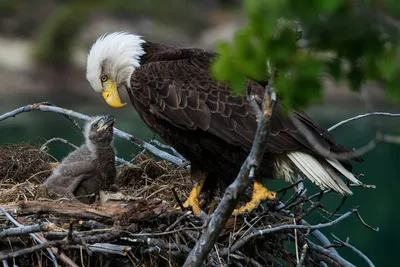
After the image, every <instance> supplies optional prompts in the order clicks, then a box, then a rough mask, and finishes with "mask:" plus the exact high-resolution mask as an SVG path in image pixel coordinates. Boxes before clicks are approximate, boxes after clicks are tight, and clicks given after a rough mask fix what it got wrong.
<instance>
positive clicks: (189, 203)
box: [183, 181, 204, 216]
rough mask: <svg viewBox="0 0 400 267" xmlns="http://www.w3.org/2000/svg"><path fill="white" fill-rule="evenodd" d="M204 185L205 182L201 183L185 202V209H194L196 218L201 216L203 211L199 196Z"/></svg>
mask: <svg viewBox="0 0 400 267" xmlns="http://www.w3.org/2000/svg"><path fill="white" fill-rule="evenodd" d="M203 185H204V181H201V182H200V183H199V184H198V185H196V186H195V187H194V188H193V189H192V191H191V192H190V194H189V197H188V199H187V200H186V201H185V203H183V207H184V208H189V207H191V208H192V211H193V214H194V215H195V216H200V214H201V211H202V210H201V208H200V204H199V196H200V193H201V189H202V188H203ZM201 204H203V205H204V202H202V203H201Z"/></svg>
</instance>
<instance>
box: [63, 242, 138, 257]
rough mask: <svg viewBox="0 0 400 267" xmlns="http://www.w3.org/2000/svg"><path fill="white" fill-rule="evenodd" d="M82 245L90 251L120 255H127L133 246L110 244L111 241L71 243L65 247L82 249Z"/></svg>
mask: <svg viewBox="0 0 400 267" xmlns="http://www.w3.org/2000/svg"><path fill="white" fill-rule="evenodd" d="M82 247H84V248H85V249H87V250H88V252H89V253H93V252H100V253H110V254H115V255H119V256H126V255H127V254H128V251H130V250H131V248H130V247H128V246H122V245H117V244H109V243H95V244H91V245H69V246H65V247H64V248H65V249H69V248H74V249H81V248H82Z"/></svg>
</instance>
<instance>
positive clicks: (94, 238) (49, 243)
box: [0, 232, 119, 266]
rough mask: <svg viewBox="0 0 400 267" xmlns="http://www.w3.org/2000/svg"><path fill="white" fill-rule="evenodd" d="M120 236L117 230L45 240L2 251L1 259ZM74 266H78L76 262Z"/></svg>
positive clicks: (108, 239) (0, 253)
mask: <svg viewBox="0 0 400 267" xmlns="http://www.w3.org/2000/svg"><path fill="white" fill-rule="evenodd" d="M118 237H119V233H116V232H114V233H113V232H110V233H106V234H98V235H96V236H86V237H80V238H72V240H69V239H62V240H56V241H47V242H43V243H42V244H39V245H36V246H33V247H30V248H25V249H21V250H18V251H15V252H0V260H7V259H11V258H15V257H19V256H22V255H25V254H29V253H32V252H35V251H38V250H42V249H45V248H49V247H53V248H55V247H60V246H64V245H69V244H83V243H85V244H89V243H97V242H99V241H111V240H114V239H116V238H118ZM74 266H76V265H75V264H74Z"/></svg>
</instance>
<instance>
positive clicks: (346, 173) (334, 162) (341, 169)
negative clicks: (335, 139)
mask: <svg viewBox="0 0 400 267" xmlns="http://www.w3.org/2000/svg"><path fill="white" fill-rule="evenodd" d="M326 161H327V162H328V163H329V164H331V165H332V166H333V167H334V168H335V169H336V170H338V171H339V172H340V173H341V174H343V175H344V176H346V178H347V179H349V180H350V181H352V182H353V183H355V184H362V183H361V182H360V181H359V180H357V178H356V177H355V176H354V175H353V174H352V173H351V172H349V171H348V170H347V169H346V168H345V167H343V166H342V164H340V162H339V161H337V160H336V159H326Z"/></svg>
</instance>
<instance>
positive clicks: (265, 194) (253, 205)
mask: <svg viewBox="0 0 400 267" xmlns="http://www.w3.org/2000/svg"><path fill="white" fill-rule="evenodd" d="M275 198H276V193H275V192H272V191H269V190H268V189H267V188H266V187H264V186H263V185H262V184H261V183H259V182H257V181H254V188H253V195H252V197H251V200H250V201H249V202H247V203H246V205H244V206H243V207H240V208H238V209H235V210H234V211H233V212H232V215H233V216H235V215H241V214H244V213H250V212H252V211H253V210H255V209H257V208H258V206H260V204H261V202H262V201H264V200H267V199H275Z"/></svg>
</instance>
